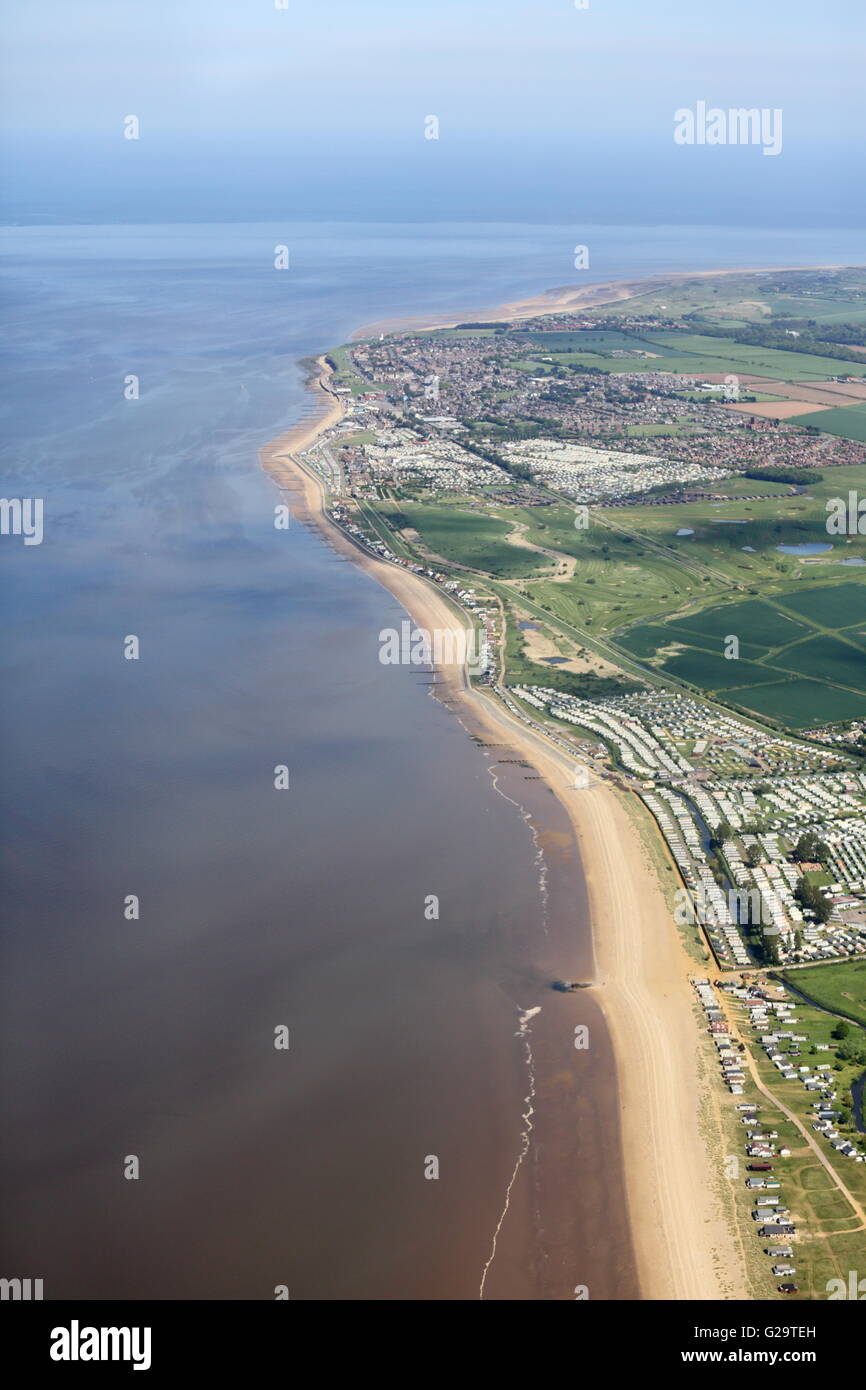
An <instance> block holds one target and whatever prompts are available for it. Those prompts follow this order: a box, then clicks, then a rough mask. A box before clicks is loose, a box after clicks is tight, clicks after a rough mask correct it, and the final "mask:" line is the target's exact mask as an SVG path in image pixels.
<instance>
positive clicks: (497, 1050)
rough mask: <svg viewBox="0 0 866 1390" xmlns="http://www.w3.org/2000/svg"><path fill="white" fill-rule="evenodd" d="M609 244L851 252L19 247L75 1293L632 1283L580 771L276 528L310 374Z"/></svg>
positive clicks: (6, 806) (14, 261) (792, 240)
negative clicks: (573, 812) (433, 899)
mask: <svg viewBox="0 0 866 1390" xmlns="http://www.w3.org/2000/svg"><path fill="white" fill-rule="evenodd" d="M578 241H579V242H588V243H589V244H590V246H591V248H592V254H593V271H592V278H594V279H604V278H608V277H610V276H612V275H616V274H619V275H624V276H631V275H637V274H644V273H651V272H653V271H657V270H664V269H688V268H703V267H714V266H720V267H721V266H729V265H735V264H741V265H765V264H766V265H769V264H806V263H810V262H821V261H845V260H849V259H850V260H853V259H855V258H856V250H855V247H854V237H853V236H851V237H850V238H847V237H846V236H845V235H843V234H839V235H838V236H837V237H835V238H833V237H831V236H829V235H828V234H826V233H823V234H820V235H818V236H814V237H813V236H809V235H807V234H799V236H795V235H790V236H787V237H783V238H780V237H779V236H778V235H776V234H764V235H760V236H758V235H754V234H746V233H737V232H732V231H731V230H730V229H725V230H724V231H721V232H718V233H714V232H713V230H712V229H706V228H704V229H699V230H689V229H654V230H651V231H646V232H641V231H639V230H638V231H635V229H615V228H607V229H602V228H598V229H573V228H571V229H570V228H551V227H544V228H532V227H496V226H464V225H461V226H459V227H453V228H448V227H441V226H440V227H414V226H413V227H386V226H383V227H373V226H359V227H351V226H336V225H333V226H322V227H310V226H299V227H291V226H289V227H286V226H280V227H268V226H201V227H196V226H179V227H175V226H171V227H159V226H149V227H142V228H135V227H128V228H122V227H104V228H100V227H74V228H68V229H67V228H51V229H45V228H39V229H33V230H28V229H21V228H16V229H2V230H0V243H2V245H3V249H4V252H5V271H4V280H3V285H4V300H5V319H6V327H7V332H6V338H5V347H4V363H3V365H4V378H5V381H4V387H3V396H2V405H0V408H2V425H3V436H4V440H5V444H4V447H3V451H2V463H3V468H2V480H3V481H2V490H3V495H4V496H6V497H41V498H43V499H44V507H45V523H44V524H45V531H44V540H43V543H42V544H41V545H39V546H31V547H26V546H24V545H23V544H22V542H21V540H20V538H14V537H3V538H2V540H0V564H2V578H3V644H2V645H3V681H2V694H0V701H2V707H0V729H2V737H3V745H4V748H3V759H4V773H5V776H4V778H3V787H2V816H3V830H4V835H3V839H4V861H3V864H4V879H5V883H6V913H5V917H6V922H7V933H6V941H5V947H4V960H3V971H2V1005H3V1008H2V1014H3V1023H2V1027H3V1043H4V1046H3V1063H2V1066H3V1071H2V1088H0V1091H2V1093H0V1102H2V1118H3V1121H4V1129H5V1131H6V1136H7V1140H6V1145H5V1157H4V1178H5V1182H4V1191H5V1193H6V1203H5V1209H4V1247H3V1249H4V1253H3V1261H2V1263H3V1270H2V1272H3V1273H4V1274H8V1275H9V1276H12V1275H18V1276H20V1277H27V1276H30V1277H34V1278H42V1279H44V1281H45V1294H46V1297H48V1298H61V1297H82V1298H97V1297H114V1298H144V1297H156V1298H271V1297H273V1294H274V1289H275V1287H276V1286H277V1285H287V1286H288V1288H289V1290H290V1294H291V1297H293V1298H386V1299H394V1298H424V1297H428V1298H475V1297H477V1296H478V1292H479V1287H480V1281H481V1278H482V1274H483V1271H484V1269H485V1266H487V1267H488V1273H487V1280H486V1283H485V1294H486V1295H487V1296H491V1297H525V1298H563V1297H570V1296H572V1290H573V1287H574V1285H575V1284H577V1283H585V1284H589V1285H590V1289H591V1293H592V1296H593V1297H619V1298H630V1297H634V1296H636V1292H637V1285H636V1280H635V1272H634V1265H633V1260H632V1256H631V1248H630V1243H629V1236H628V1230H627V1225H626V1220H625V1216H624V1205H623V1200H622V1182H621V1173H620V1166H619V1155H618V1147H617V1145H618V1134H617V1113H618V1102H617V1097H616V1088H615V1073H614V1067H613V1061H612V1057H611V1055H610V1050H609V1046H608V1043H607V1039H606V1035H605V1032H604V1028H603V1024H602V1021H601V1017H600V1015H599V1013H598V1012H597V1010H596V1009H595V1006H594V1005H593V1004H592V1002H591V1001H590V999H589V997H588V996H586V995H583V996H582V997H578V996H557V995H555V994H553V993H552V992H551V991H550V990H549V988H548V985H549V981H550V979H551V978H553V977H555V976H559V975H565V976H571V977H574V978H579V977H580V976H581V975H582V974H586V973H588V972H589V971H591V968H592V962H591V951H590V947H589V938H588V928H587V920H586V910H585V904H584V903H583V900H582V895H581V891H580V877H579V871H578V870H579V866H578V865H577V863H576V860H575V857H574V850H573V846H572V845H571V843H570V839H569V837H568V835H567V833H566V829H565V826H564V824H563V822H562V817H561V814H560V813H559V811H558V808H557V806H556V804H555V802H554V798H553V797H552V796H551V795H550V793H548V792H546V791H545V790H544V788H543V787H542V785H541V784H540V783H538V782H535V781H532V780H529V779H528V775H527V774H528V770H527V769H522V768H520V767H519V766H517V765H515V764H511V763H509V764H505V765H501V766H498V767H496V766H494V764H495V760H496V757H497V756H498V754H497V750H495V749H488V750H486V752H485V750H483V749H481V748H480V747H479V746H478V744H477V743H476V742H474V741H473V740H472V739H471V738H470V737H469V735H468V734H467V731H466V730H464V729H463V728H461V727H460V726H459V725H458V723H457V721H456V720H455V719H454V718H453V716H452V715H451V714H450V713H449V711H448V710H447V709H445V708H443V707H442V706H441V705H440V704H438V703H437V702H436V701H435V700H434V699H431V698H430V687H429V685H428V684H427V679H428V678H427V677H426V676H424V675H422V674H419V673H418V672H415V671H412V670H411V669H406V668H399V667H396V668H395V667H383V666H381V665H380V664H379V662H378V660H377V650H378V641H377V637H378V633H379V630H380V629H381V628H382V627H384V626H391V625H396V624H397V623H399V621H400V620H401V618H402V617H403V616H404V615H403V613H402V611H401V610H400V609H399V607H398V605H397V604H396V603H395V601H394V600H393V599H391V598H390V596H389V595H388V594H386V593H385V592H384V591H383V590H382V589H380V588H379V587H378V586H377V585H376V584H375V583H374V582H373V581H371V580H370V579H369V578H367V577H366V576H363V575H361V574H360V573H359V572H358V571H357V570H355V569H354V567H352V566H351V565H350V564H349V563H347V562H345V561H341V560H339V559H338V558H337V557H336V556H335V555H334V554H333V553H332V552H331V550H330V549H329V548H328V547H327V545H326V544H324V543H323V542H322V541H321V540H320V539H319V538H318V537H317V536H316V535H313V534H310V533H309V532H307V531H305V530H304V529H303V528H302V527H299V526H295V527H293V528H291V529H290V530H289V532H287V533H286V532H277V531H275V530H274V527H273V505H274V502H275V493H274V490H273V487H272V485H271V484H270V482H269V481H268V480H267V478H266V477H265V476H264V475H263V474H262V473H261V471H260V469H259V466H258V462H257V457H256V450H257V448H258V447H259V446H260V445H261V444H262V443H264V442H266V441H267V440H268V439H270V438H272V437H273V436H274V435H276V434H277V433H279V432H281V431H283V430H285V429H286V428H287V427H288V426H289V425H290V424H291V423H293V422H294V421H295V420H296V419H297V418H298V417H299V416H300V415H301V414H302V413H304V412H305V411H306V410H307V409H308V402H307V399H306V397H305V393H304V391H303V386H302V374H301V371H300V369H299V367H298V365H297V364H298V359H299V358H300V357H302V356H304V355H307V354H310V353H315V352H319V351H321V350H323V349H325V348H327V347H329V346H332V345H334V344H335V343H338V342H340V341H342V340H344V339H345V338H346V337H348V335H349V334H350V333H351V331H352V330H353V329H355V328H356V327H357V326H358V325H360V324H363V323H365V322H369V321H372V320H374V319H381V318H383V317H387V316H389V315H394V314H400V313H417V312H425V313H426V312H445V311H449V310H451V309H454V310H456V311H459V312H460V313H461V315H468V314H470V313H471V311H472V310H473V309H480V308H483V307H486V306H489V305H491V304H495V303H497V302H498V301H500V300H502V299H506V298H507V299H513V298H516V297H519V296H521V295H524V294H527V293H531V292H534V291H537V290H541V289H543V288H546V287H548V286H550V285H557V284H563V283H568V282H571V281H573V280H574V279H575V278H576V277H575V273H574V272H573V270H572V269H571V256H572V248H573V246H574V244H575V243H576V242H578ZM281 243H282V244H287V245H288V246H289V247H290V252H291V268H290V269H289V270H288V271H286V272H278V271H276V270H274V269H273V264H272V261H273V250H274V247H275V245H277V244H281ZM133 374H134V375H135V376H137V377H138V378H139V381H140V393H141V394H140V399H139V400H137V401H126V400H124V397H123V386H124V380H125V378H127V377H128V376H129V375H133ZM132 634H134V635H135V636H137V637H138V639H139V642H140V659H139V660H138V661H127V660H124V657H123V644H124V639H125V638H126V637H127V636H128V635H132ZM503 756H507V755H505V754H503ZM277 764H286V765H287V766H288V767H289V769H290V788H289V790H288V791H285V792H278V791H276V790H275V789H274V785H273V770H274V767H275V765H277ZM132 894H134V895H137V896H138V897H139V899H140V917H139V919H138V920H127V919H126V918H125V916H124V901H125V899H126V898H127V897H128V895H132ZM431 894H435V895H437V897H438V898H439V902H440V911H439V918H438V920H434V921H431V920H428V919H427V918H426V917H425V912H424V904H425V899H426V898H427V897H428V895H431ZM539 1006H541V1013H540V1014H537V1015H534V1016H533V1017H532V1018H531V1019H530V1020H529V1021H528V1022H524V1023H523V1024H521V1018H523V1017H524V1015H525V1014H526V1012H527V1011H529V1010H532V1009H534V1008H537V1007H539ZM577 1021H588V1022H590V1023H591V1025H592V1036H593V1039H594V1044H593V1047H592V1049H591V1050H590V1053H588V1054H586V1053H581V1054H578V1053H575V1052H574V1050H573V1048H570V1038H571V1035H572V1032H573V1026H574V1023H575V1022H577ZM280 1025H286V1026H287V1027H288V1028H289V1029H290V1047H289V1050H288V1051H277V1050H275V1048H274V1044H273V1039H274V1030H275V1028H277V1027H278V1026H280ZM524 1153H525V1158H524V1159H523V1161H522V1162H521V1163H519V1166H517V1168H516V1174H517V1176H516V1178H515V1177H514V1175H515V1165H518V1160H519V1159H520V1158H521V1156H522V1155H524ZM132 1155H134V1156H136V1158H137V1159H138V1161H139V1164H140V1177H139V1178H138V1180H137V1181H129V1180H127V1179H126V1178H125V1177H124V1168H125V1165H127V1160H128V1158H129V1156H132ZM434 1156H435V1157H436V1158H437V1159H438V1162H439V1178H438V1179H436V1180H429V1179H427V1178H426V1177H425V1169H427V1170H429V1167H430V1159H431V1157H434ZM512 1179H514V1181H513V1182H512ZM497 1228H498V1236H496V1247H495V1249H496V1254H495V1258H494V1259H493V1260H492V1263H489V1264H488V1262H489V1261H490V1257H491V1252H492V1250H493V1241H494V1234H495V1232H497Z"/></svg>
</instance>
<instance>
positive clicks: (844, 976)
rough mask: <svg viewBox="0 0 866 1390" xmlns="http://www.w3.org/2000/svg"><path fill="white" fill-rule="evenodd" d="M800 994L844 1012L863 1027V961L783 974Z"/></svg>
mask: <svg viewBox="0 0 866 1390" xmlns="http://www.w3.org/2000/svg"><path fill="white" fill-rule="evenodd" d="M782 978H783V979H784V980H787V981H788V983H789V984H792V985H793V986H794V988H795V989H798V990H800V992H801V993H802V994H808V996H809V998H810V999H814V1000H815V1003H816V1004H820V1005H821V1006H822V1007H823V1008H825V1009H830V1010H831V1011H832V1012H833V1013H837V1014H845V1016H846V1017H847V1018H852V1019H854V1020H855V1021H856V1022H857V1023H859V1024H860V1025H861V1027H863V1028H866V961H862V960H861V961H839V963H838V965H836V964H834V965H815V966H810V967H809V969H808V970H790V971H787V972H785V973H784V974H783V975H782Z"/></svg>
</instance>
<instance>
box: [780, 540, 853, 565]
mask: <svg viewBox="0 0 866 1390" xmlns="http://www.w3.org/2000/svg"><path fill="white" fill-rule="evenodd" d="M776 549H777V550H780V551H781V552H782V554H783V555H826V553H827V551H828V550H832V549H833V546H832V545H831V544H830V543H829V542H827V541H809V542H807V543H806V544H804V545H777V546H776ZM842 563H843V564H844V561H842Z"/></svg>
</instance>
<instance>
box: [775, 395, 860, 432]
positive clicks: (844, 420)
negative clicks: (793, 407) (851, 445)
mask: <svg viewBox="0 0 866 1390" xmlns="http://www.w3.org/2000/svg"><path fill="white" fill-rule="evenodd" d="M785 423H786V424H788V425H814V427H815V429H819V430H822V431H823V432H824V433H825V434H838V435H840V436H841V438H842V439H860V440H863V441H864V442H866V402H864V403H863V405H850V406H839V407H838V408H836V409H833V408H832V407H831V409H830V410H819V411H816V412H815V413H814V414H810V415H791V416H789V417H788V419H787V420H786V422H785Z"/></svg>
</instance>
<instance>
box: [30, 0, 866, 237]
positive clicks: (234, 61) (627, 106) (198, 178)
mask: <svg viewBox="0 0 866 1390" xmlns="http://www.w3.org/2000/svg"><path fill="white" fill-rule="evenodd" d="M277 3H279V0H277ZM2 14H3V25H2V27H3V33H4V57H3V74H2V76H3V83H2V86H3V88H4V94H3V97H2V113H3V123H4V126H5V132H6V133H5V138H4V156H5V162H6V164H7V169H8V166H9V165H10V164H11V165H12V166H14V167H13V168H11V169H8V172H7V186H8V197H7V214H8V215H9V216H11V217H18V218H20V217H21V216H22V215H23V214H24V213H26V212H27V210H28V209H29V210H30V211H32V212H33V214H34V215H37V214H38V215H40V216H47V217H53V216H55V215H56V216H59V215H61V213H62V212H63V210H64V209H65V210H66V211H67V212H68V211H69V209H70V208H72V207H73V205H74V204H75V203H76V200H77V202H78V204H79V205H80V210H81V214H82V215H87V210H88V208H92V209H95V210H96V211H99V210H100V209H101V210H102V212H103V213H104V214H105V215H106V216H116V217H119V218H124V217H126V216H129V218H130V220H135V219H136V218H137V217H139V216H142V215H152V216H153V217H160V218H161V217H166V218H170V217H177V218H179V219H184V218H186V217H195V216H199V215H213V216H234V217H236V218H246V217H247V216H263V215H269V214H274V215H278V214H279V215H281V214H284V213H286V212H291V213H292V214H293V215H296V216H304V215H307V216H310V217H317V216H330V215H334V216H340V217H345V216H353V215H355V216H358V217H360V218H363V219H374V220H375V219H377V218H378V217H382V218H392V217H394V216H395V215H397V214H398V213H399V212H400V209H401V208H402V210H403V213H404V215H406V216H407V217H410V218H411V217H416V216H417V217H427V216H431V215H438V216H440V217H442V218H443V219H448V218H451V217H457V218H459V217H480V216H484V215H485V212H486V213H488V214H489V215H490V216H491V217H492V218H501V217H504V216H509V215H510V216H513V217H514V218H515V219H517V220H531V218H532V216H533V214H534V213H535V214H536V215H538V216H539V218H540V219H541V220H556V218H557V216H561V218H562V220H568V219H569V218H570V217H572V216H573V215H574V213H575V211H579V212H580V213H581V215H583V212H584V205H585V204H586V202H587V201H588V202H589V203H591V204H592V205H593V206H595V207H597V210H598V212H599V220H604V219H605V218H606V217H608V218H610V217H618V216H622V215H624V214H628V213H629V212H630V214H631V215H630V217H629V220H633V221H640V220H641V218H642V216H645V217H646V219H647V220H650V221H658V220H659V218H660V217H664V216H665V214H666V212H669V213H670V220H676V221H684V220H689V219H688V215H687V214H688V213H689V210H690V209H691V210H692V211H693V213H694V220H696V221H706V220H727V221H732V222H736V221H742V220H744V219H745V220H748V217H749V216H753V217H757V218H758V219H759V220H763V221H764V222H766V221H767V219H768V218H769V219H770V220H771V221H772V219H773V217H774V216H775V217H776V218H777V221H778V225H786V224H790V223H791V222H792V220H796V219H797V218H798V217H799V218H800V225H808V223H809V220H810V218H811V219H816V220H817V221H818V222H822V223H824V224H825V225H826V224H827V223H828V222H829V223H832V222H834V221H835V222H837V223H846V224H847V225H860V224H861V223H862V221H863V193H862V191H860V188H858V185H863V184H864V183H866V179H864V173H866V167H864V160H863V143H862V127H863V116H862V109H863V106H864V101H863V70H864V56H863V55H864V38H866V0H822V3H821V4H816V3H815V2H814V0H727V3H724V4H719V5H716V4H711V3H709V0H589V8H588V9H586V10H579V9H577V8H576V7H575V4H574V0H532V3H529V2H528V0H502V3H499V4H477V3H472V0H436V3H432V4H419V3H412V0H288V7H287V8H286V9H278V8H277V7H276V4H275V0H170V2H169V0H5V3H4V4H3V6H2ZM699 100H703V101H705V102H706V103H707V104H708V105H709V106H714V105H715V106H720V107H723V108H725V109H727V108H730V107H740V106H746V107H759V108H763V107H767V108H781V109H782V112H783V122H784V142H783V149H782V153H781V154H780V155H779V156H778V157H775V158H774V157H765V156H763V155H762V151H761V149H760V148H752V147H738V148H709V147H707V146H703V147H701V148H684V147H677V146H675V145H674V142H673V138H672V130H673V113H674V111H675V110H676V109H678V108H681V107H694V105H695V103H696V102H697V101H699ZM130 114H134V115H136V116H138V118H139V121H140V138H139V140H138V141H135V142H134V141H126V140H124V139H123V134H122V129H123V119H124V117H125V116H127V115H130ZM430 115H435V116H437V117H438V120H439V138H438V140H427V139H425V138H424V121H425V117H427V116H430ZM726 208H727V209H728V211H729V214H730V215H729V216H726V217H721V218H719V217H718V214H719V212H720V211H723V210H724V209H726ZM558 210H559V211H558Z"/></svg>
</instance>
